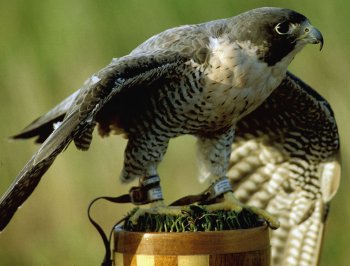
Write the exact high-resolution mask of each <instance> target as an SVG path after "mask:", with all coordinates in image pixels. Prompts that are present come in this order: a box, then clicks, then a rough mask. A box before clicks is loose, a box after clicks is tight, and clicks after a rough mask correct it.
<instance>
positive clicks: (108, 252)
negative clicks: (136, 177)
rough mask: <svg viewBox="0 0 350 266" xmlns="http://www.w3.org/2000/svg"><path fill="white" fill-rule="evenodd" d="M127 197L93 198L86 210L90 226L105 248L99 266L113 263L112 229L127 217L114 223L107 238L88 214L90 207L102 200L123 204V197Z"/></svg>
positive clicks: (109, 265) (107, 265) (110, 265)
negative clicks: (97, 234)
mask: <svg viewBox="0 0 350 266" xmlns="http://www.w3.org/2000/svg"><path fill="white" fill-rule="evenodd" d="M127 196H128V195H122V196H120V197H98V198H95V199H94V200H93V201H91V203H90V204H89V207H88V209H87V214H88V217H89V220H90V222H91V224H92V225H93V226H94V227H95V228H96V230H97V232H98V233H99V234H100V236H101V238H102V241H103V244H104V246H105V256H104V259H103V262H102V264H101V265H102V266H112V263H113V261H112V258H111V240H112V233H113V230H114V228H115V227H116V226H117V225H118V224H120V223H122V222H123V221H124V220H125V219H126V218H127V217H124V218H122V219H121V220H119V221H118V222H116V223H115V224H114V225H113V227H112V229H111V231H110V233H109V237H108V238H107V235H106V234H105V232H104V231H103V229H102V227H101V226H100V225H99V224H98V223H97V222H96V221H95V220H94V219H92V217H91V214H90V210H91V207H92V205H93V204H94V203H95V202H96V201H98V200H100V199H104V200H107V201H109V202H113V203H124V202H125V197H127Z"/></svg>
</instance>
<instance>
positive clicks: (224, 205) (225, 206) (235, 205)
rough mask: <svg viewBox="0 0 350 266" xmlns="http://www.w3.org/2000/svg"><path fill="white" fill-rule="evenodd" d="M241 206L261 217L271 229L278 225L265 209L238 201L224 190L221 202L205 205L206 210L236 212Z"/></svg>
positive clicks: (275, 219) (241, 208) (231, 193)
mask: <svg viewBox="0 0 350 266" xmlns="http://www.w3.org/2000/svg"><path fill="white" fill-rule="evenodd" d="M243 208H245V209H248V210H250V211H251V212H253V213H255V214H256V215H258V216H259V217H261V218H263V219H264V220H265V221H266V223H267V224H268V226H269V227H270V228H271V229H274V230H275V229H277V228H279V226H280V223H279V221H278V220H277V218H276V217H274V216H273V215H271V214H269V213H268V212H267V211H265V210H262V209H259V208H256V207H252V206H247V205H245V204H243V203H241V202H240V201H238V200H237V199H236V197H235V196H234V194H233V192H226V193H225V194H224V200H223V201H222V202H218V203H214V204H211V205H208V206H207V209H208V210H211V211H217V210H227V211H235V212H237V213H239V212H241V211H242V210H243Z"/></svg>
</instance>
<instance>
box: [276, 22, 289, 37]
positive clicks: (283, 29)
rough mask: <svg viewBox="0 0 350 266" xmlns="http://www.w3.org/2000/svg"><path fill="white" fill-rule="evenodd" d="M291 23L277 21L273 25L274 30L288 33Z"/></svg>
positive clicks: (279, 32)
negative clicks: (274, 25)
mask: <svg viewBox="0 0 350 266" xmlns="http://www.w3.org/2000/svg"><path fill="white" fill-rule="evenodd" d="M291 28H292V27H291V24H290V23H288V22H281V23H278V24H277V25H276V27H275V31H276V32H277V33H278V34H281V35H282V34H288V33H290V31H291Z"/></svg>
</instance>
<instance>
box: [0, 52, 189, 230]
mask: <svg viewBox="0 0 350 266" xmlns="http://www.w3.org/2000/svg"><path fill="white" fill-rule="evenodd" d="M186 60H188V59H186V58H184V57H181V56H179V55H178V54H176V53H169V52H164V53H162V52H160V51H156V52H154V53H153V54H152V53H150V52H149V53H148V54H147V55H142V54H141V55H140V54H138V55H134V56H126V57H124V58H121V59H115V60H113V61H112V63H111V64H110V65H108V66H107V67H106V68H104V69H102V70H101V71H100V72H99V73H98V74H96V75H94V76H92V77H91V78H90V79H89V80H88V81H87V82H86V83H85V84H84V86H83V87H82V88H81V89H80V90H79V91H78V92H76V93H75V94H73V95H72V96H70V97H69V98H67V99H66V100H64V101H63V102H62V103H60V104H59V105H57V106H56V107H55V108H54V109H52V110H51V111H50V112H48V113H47V114H45V115H44V116H42V117H40V118H39V119H37V120H36V121H34V122H33V123H32V124H30V125H29V126H28V127H27V128H26V129H25V130H24V131H23V132H21V133H20V134H18V135H16V136H15V138H22V137H23V138H26V137H32V136H36V135H38V136H39V140H40V141H42V140H44V139H46V140H45V141H44V143H43V144H42V145H41V147H40V148H39V150H38V151H37V153H36V154H35V155H34V156H33V157H32V158H31V160H30V161H29V162H28V163H27V164H26V166H25V167H24V168H23V170H22V171H21V173H20V174H19V175H18V176H17V178H16V180H15V181H14V182H13V184H12V185H11V186H10V188H9V189H8V190H7V192H6V193H5V194H4V195H3V197H2V198H1V200H0V231H1V230H3V229H4V228H5V227H6V225H7V224H8V223H9V221H10V220H11V218H12V216H13V215H14V214H15V212H16V210H17V209H18V207H20V206H21V205H22V204H23V202H24V201H25V200H26V199H27V198H28V197H29V196H30V195H31V193H32V192H33V190H34V189H35V187H36V186H37V185H38V183H39V181H40V179H41V177H42V175H43V174H44V173H45V172H46V171H47V169H48V168H49V167H50V165H51V164H52V163H53V162H54V160H55V158H56V157H57V155H58V154H59V153H61V152H62V151H63V150H64V149H65V148H66V147H67V146H68V145H69V144H70V142H71V141H72V140H74V141H75V142H76V144H77V146H78V148H82V149H87V148H88V146H89V144H90V142H91V134H92V131H93V128H94V126H95V124H96V121H95V118H96V115H97V114H98V113H99V111H100V110H101V109H102V108H103V107H104V105H105V104H106V103H108V102H109V101H110V100H111V99H112V98H113V97H122V94H120V92H121V91H122V90H127V89H128V90H132V89H133V87H134V86H135V85H136V87H137V88H142V86H140V84H145V85H147V84H151V83H153V82H155V81H156V80H157V79H159V78H162V77H164V76H165V75H169V73H172V72H173V71H174V69H175V68H176V67H178V66H179V65H181V64H183V63H184V62H185V61H186ZM63 117H64V118H63ZM62 118H63V121H62V122H61V123H60V124H59V125H57V126H56V128H55V129H53V131H52V133H51V131H48V130H47V127H48V126H49V125H50V124H51V123H52V122H54V121H57V120H60V119H62ZM48 133H49V135H48Z"/></svg>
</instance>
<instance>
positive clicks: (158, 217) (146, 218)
mask: <svg viewBox="0 0 350 266" xmlns="http://www.w3.org/2000/svg"><path fill="white" fill-rule="evenodd" d="M137 209H138V208H135V209H133V210H132V211H131V212H130V215H128V217H127V218H126V220H125V222H124V226H123V229H124V230H126V231H131V232H200V231H204V232H208V231H222V230H236V229H248V228H254V227H259V226H262V225H263V224H264V221H263V220H262V219H261V218H259V217H258V216H257V215H256V214H254V213H253V212H251V211H250V210H249V209H243V210H242V211H241V212H238V213H237V212H235V211H224V210H218V211H208V210H207V209H206V208H205V207H204V206H200V205H189V209H188V210H187V211H182V212H181V214H179V215H165V214H148V213H146V214H145V215H142V216H140V217H139V219H138V223H137V224H134V223H132V222H131V221H130V219H129V218H130V217H131V216H132V214H134V213H135V212H136V211H137Z"/></svg>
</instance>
